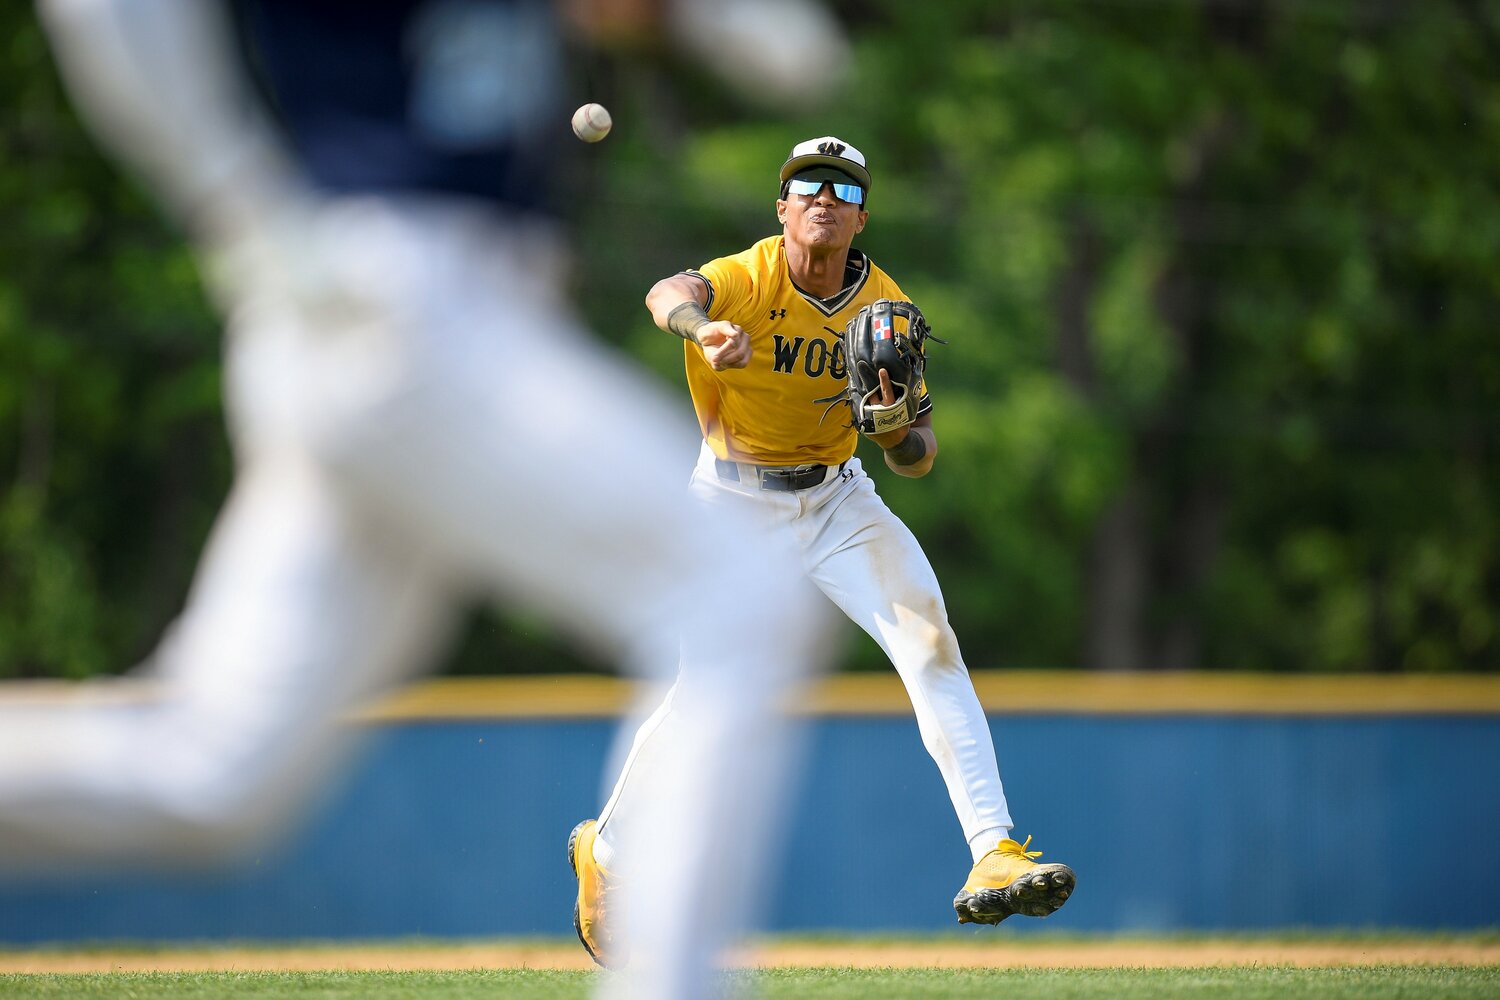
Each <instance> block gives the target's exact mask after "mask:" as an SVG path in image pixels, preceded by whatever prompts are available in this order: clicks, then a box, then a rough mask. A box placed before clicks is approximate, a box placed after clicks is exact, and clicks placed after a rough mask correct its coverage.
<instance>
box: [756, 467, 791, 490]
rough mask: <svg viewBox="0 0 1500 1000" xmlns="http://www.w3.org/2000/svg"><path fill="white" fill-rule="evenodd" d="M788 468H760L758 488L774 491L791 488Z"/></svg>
mask: <svg viewBox="0 0 1500 1000" xmlns="http://www.w3.org/2000/svg"><path fill="white" fill-rule="evenodd" d="M791 475H792V470H790V469H767V468H761V469H760V488H761V489H763V490H771V491H773V492H776V493H785V492H787V491H788V490H789V489H791Z"/></svg>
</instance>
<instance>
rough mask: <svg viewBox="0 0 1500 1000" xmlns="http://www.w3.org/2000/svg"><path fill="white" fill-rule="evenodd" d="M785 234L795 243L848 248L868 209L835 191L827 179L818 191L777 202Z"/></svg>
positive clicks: (829, 248)
mask: <svg viewBox="0 0 1500 1000" xmlns="http://www.w3.org/2000/svg"><path fill="white" fill-rule="evenodd" d="M776 215H777V217H778V218H779V219H780V220H781V224H782V227H783V228H784V230H785V232H786V238H787V239H788V240H790V241H792V242H793V243H797V244H799V245H801V246H804V247H806V248H808V249H809V250H814V251H819V250H821V251H823V252H825V253H831V252H836V251H838V250H847V249H848V248H849V245H850V244H851V243H853V242H854V234H855V233H858V232H859V231H860V230H861V229H864V228H865V220H866V219H867V218H869V213H868V212H866V211H864V210H863V209H861V208H860V207H859V206H858V205H855V204H853V203H852V202H847V201H843V200H842V199H840V198H839V197H838V196H837V195H836V194H834V193H833V185H832V184H831V183H825V184H823V186H822V187H821V188H820V189H819V190H818V193H817V194H791V193H788V194H787V196H786V197H785V198H783V199H779V200H778V201H777V202H776Z"/></svg>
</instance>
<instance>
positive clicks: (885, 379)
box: [866, 368, 910, 448]
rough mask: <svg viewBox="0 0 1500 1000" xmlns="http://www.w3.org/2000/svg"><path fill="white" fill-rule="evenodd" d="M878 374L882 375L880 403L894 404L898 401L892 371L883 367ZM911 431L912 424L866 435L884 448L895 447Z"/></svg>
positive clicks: (885, 404) (883, 404)
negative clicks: (892, 380) (892, 382)
mask: <svg viewBox="0 0 1500 1000" xmlns="http://www.w3.org/2000/svg"><path fill="white" fill-rule="evenodd" d="M878 374H879V376H880V405H881V406H892V405H894V404H895V402H896V387H895V386H894V385H892V384H891V373H890V372H888V371H886V370H885V369H884V368H882V369H880V371H879V373H878ZM909 432H910V425H908V426H907V427H897V428H896V429H895V430H893V431H887V432H886V433H884V434H867V435H866V437H868V438H869V439H870V440H871V441H874V442H875V443H876V444H878V445H880V447H882V448H894V447H895V446H896V445H898V444H900V443H901V442H902V441H903V440H905V438H906V435H907V434H908V433H909Z"/></svg>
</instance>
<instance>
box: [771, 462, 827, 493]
mask: <svg viewBox="0 0 1500 1000" xmlns="http://www.w3.org/2000/svg"><path fill="white" fill-rule="evenodd" d="M827 468H828V467H827V466H825V465H817V464H809V465H799V466H796V467H794V468H791V469H761V470H760V488H761V489H763V490H775V491H778V492H782V493H795V492H796V491H798V490H805V489H808V488H810V487H813V486H817V485H818V484H817V482H815V481H809V477H814V476H815V475H816V474H817V473H818V471H819V470H822V471H824V472H826V471H827Z"/></svg>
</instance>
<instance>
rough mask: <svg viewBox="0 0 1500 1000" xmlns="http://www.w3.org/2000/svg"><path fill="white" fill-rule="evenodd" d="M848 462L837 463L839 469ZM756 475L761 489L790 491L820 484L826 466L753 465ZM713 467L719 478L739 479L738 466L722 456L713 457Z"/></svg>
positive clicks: (825, 473) (824, 474) (842, 469)
mask: <svg viewBox="0 0 1500 1000" xmlns="http://www.w3.org/2000/svg"><path fill="white" fill-rule="evenodd" d="M848 464H849V463H848V462H840V463H839V471H840V472H843V471H844V466H846V465H848ZM751 468H753V469H755V472H756V476H757V477H758V478H759V480H760V483H759V485H760V488H761V489H763V490H774V491H776V492H777V493H792V492H794V491H796V490H807V489H812V488H813V487H814V486H822V485H823V482H824V480H826V479H827V478H828V466H826V465H799V466H796V467H795V468H790V469H788V468H778V467H775V466H766V465H755V466H751ZM714 469H715V470H716V471H717V472H718V473H719V478H720V479H724V480H728V481H729V482H731V483H737V482H739V481H740V467H739V465H738V464H737V463H735V462H726V461H724V460H723V459H722V458H715V459H714Z"/></svg>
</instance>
